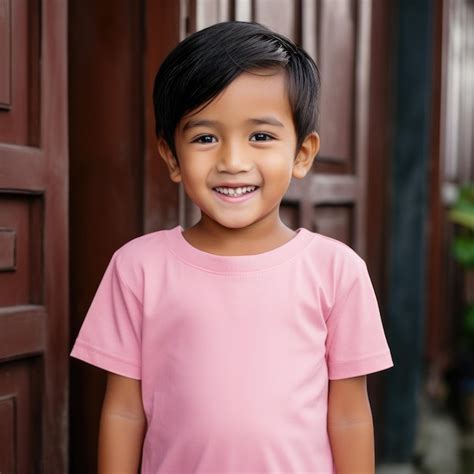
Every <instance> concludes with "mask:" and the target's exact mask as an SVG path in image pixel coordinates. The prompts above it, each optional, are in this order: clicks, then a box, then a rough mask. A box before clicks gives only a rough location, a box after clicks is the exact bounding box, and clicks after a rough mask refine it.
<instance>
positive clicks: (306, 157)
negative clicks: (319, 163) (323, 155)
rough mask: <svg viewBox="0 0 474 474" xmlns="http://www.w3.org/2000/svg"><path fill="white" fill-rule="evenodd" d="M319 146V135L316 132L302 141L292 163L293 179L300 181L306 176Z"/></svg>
mask: <svg viewBox="0 0 474 474" xmlns="http://www.w3.org/2000/svg"><path fill="white" fill-rule="evenodd" d="M319 145H320V140H319V135H318V134H317V133H316V132H311V133H310V134H309V135H308V136H307V137H306V138H305V139H304V142H303V143H302V144H301V147H300V149H299V151H298V154H297V155H296V158H295V162H294V163H293V176H294V177H295V178H298V179H301V178H304V177H305V176H306V174H307V173H308V171H309V170H310V169H311V166H312V165H313V161H314V159H315V158H316V155H317V154H318V152H319Z"/></svg>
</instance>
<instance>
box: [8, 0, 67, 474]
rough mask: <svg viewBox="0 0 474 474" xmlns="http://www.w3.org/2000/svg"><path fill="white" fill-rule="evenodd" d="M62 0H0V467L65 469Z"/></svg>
mask: <svg viewBox="0 0 474 474" xmlns="http://www.w3.org/2000/svg"><path fill="white" fill-rule="evenodd" d="M66 6H67V2H53V1H47V0H44V1H40V0H37V1H27V0H0V472H2V473H18V474H20V473H29V472H31V473H33V472H35V473H36V472H45V473H56V472H57V473H64V472H66V470H67V381H68V377H67V367H68V365H67V360H68V354H67V349H68V336H69V335H68V331H67V328H68V312H67V311H68V307H67V294H68V264H67V250H68V247H67V241H68V236H67V166H68V155H67V113H66V111H67V107H66V79H67V78H66V39H67V35H66V33H67V32H66Z"/></svg>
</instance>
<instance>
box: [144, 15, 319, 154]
mask: <svg viewBox="0 0 474 474" xmlns="http://www.w3.org/2000/svg"><path fill="white" fill-rule="evenodd" d="M267 68H270V69H272V68H274V69H282V70H283V71H285V72H286V82H287V90H288V98H289V102H290V106H291V109H292V113H293V121H294V124H295V129H296V134H297V150H298V149H299V147H300V146H301V144H302V143H303V141H304V139H305V138H306V136H307V135H308V134H309V133H311V132H312V131H315V130H316V129H317V125H318V115H319V113H318V99H319V89H320V76H319V71H318V67H317V65H316V63H315V62H314V61H313V59H312V58H311V57H310V56H309V54H308V53H307V52H306V51H304V50H303V49H302V48H300V47H298V46H297V45H295V44H294V43H293V42H292V41H291V40H289V39H288V38H286V37H285V36H283V35H280V34H278V33H275V32H273V31H272V30H270V29H268V28H267V27H265V26H263V25H261V24H260V23H256V22H243V21H227V22H222V23H217V24H214V25H212V26H209V27H207V28H205V29H203V30H200V31H197V32H196V33H193V34H192V35H190V36H188V37H187V38H185V39H184V40H183V41H181V42H180V43H179V44H178V45H177V46H176V48H174V49H173V50H172V51H171V53H170V54H169V55H168V56H167V57H166V59H165V60H164V61H163V63H162V64H161V66H160V68H159V70H158V72H157V74H156V77H155V81H154V86H153V108H154V113H155V132H156V136H157V137H163V138H164V139H165V140H166V142H167V144H168V146H169V147H170V150H171V151H172V152H173V154H174V156H176V148H175V142H174V132H175V130H176V127H177V125H178V123H179V121H180V120H181V118H182V117H183V116H185V115H186V114H187V113H189V112H191V111H193V110H195V109H197V108H198V107H200V106H201V107H204V106H206V105H207V104H208V103H209V102H211V101H212V100H213V99H214V98H215V97H216V96H217V95H218V94H219V93H220V92H221V91H222V90H224V89H225V88H226V87H227V86H228V85H229V84H230V83H231V82H232V81H233V80H234V79H235V78H236V77H237V76H238V75H239V74H240V73H242V72H244V71H245V72H253V71H255V70H258V69H267Z"/></svg>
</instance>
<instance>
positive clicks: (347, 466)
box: [328, 376, 375, 474]
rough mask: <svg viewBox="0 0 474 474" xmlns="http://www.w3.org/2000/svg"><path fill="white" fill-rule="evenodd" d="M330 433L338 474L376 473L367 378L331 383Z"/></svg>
mask: <svg viewBox="0 0 474 474" xmlns="http://www.w3.org/2000/svg"><path fill="white" fill-rule="evenodd" d="M328 434H329V440H330V443H331V449H332V454H333V459H334V465H335V468H336V473H337V474H359V473H360V474H373V473H374V472H375V460H374V458H375V455H374V429H373V424H372V412H371V409H370V403H369V398H368V395H367V383H366V377H365V376H362V377H353V378H348V379H341V380H330V381H329V398H328Z"/></svg>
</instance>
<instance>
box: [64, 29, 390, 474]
mask: <svg viewBox="0 0 474 474" xmlns="http://www.w3.org/2000/svg"><path fill="white" fill-rule="evenodd" d="M318 90H319V74H318V70H317V67H316V65H315V64H314V62H313V61H312V60H311V58H310V57H309V56H308V55H307V54H306V53H305V52H304V51H303V50H302V49H300V48H299V47H297V46H295V45H294V44H293V43H292V42H291V41H289V40H288V39H286V38H285V37H283V36H280V35H278V34H276V33H274V32H272V31H270V30H268V29H267V28H265V27H263V26H261V25H259V24H257V23H244V22H227V23H221V24H217V25H214V26H211V27H209V28H207V29H205V30H202V31H199V32H197V33H195V34H193V35H191V36H190V37H188V38H186V39H185V40H184V41H183V42H181V43H180V44H179V45H178V46H177V47H176V49H175V50H174V51H172V52H171V54H170V55H169V56H168V58H167V59H166V60H165V61H164V63H163V65H162V66H161V68H160V70H159V71H158V74H157V76H156V80H155V88H154V94H153V99H154V107H155V116H156V133H157V137H158V150H159V153H160V155H161V157H162V158H163V159H164V161H165V162H166V165H167V167H168V169H169V174H170V177H171V179H172V180H173V181H174V182H176V183H179V182H181V183H182V184H183V186H184V190H185V192H186V194H187V195H188V196H189V198H190V199H191V200H192V201H193V202H194V203H195V204H196V205H197V206H198V207H199V208H200V209H201V211H202V212H201V219H200V220H199V222H198V223H197V224H195V225H194V226H192V227H190V228H187V229H183V228H182V227H181V226H179V225H178V226H176V227H174V228H172V229H167V230H160V231H158V232H153V233H150V234H147V235H144V236H141V237H138V238H136V239H134V240H132V241H131V242H128V243H127V244H125V245H124V246H123V247H121V248H120V249H119V250H117V251H116V252H115V254H114V255H113V257H112V259H111V262H110V264H109V266H108V268H107V270H106V272H105V274H104V277H103V279H102V282H101V284H100V286H99V288H98V290H97V293H96V295H95V298H94V300H93V302H92V304H91V307H90V309H89V312H88V313H87V316H86V319H85V321H84V324H83V326H82V328H81V331H80V333H79V336H78V338H77V340H76V342H75V345H74V348H73V350H72V353H71V355H72V356H74V357H77V358H79V359H82V360H84V361H86V362H89V363H91V364H94V365H96V366H98V367H101V368H103V369H105V370H107V371H108V383H107V391H106V395H105V399H104V403H103V408H102V416H101V422H100V435H99V472H100V473H119V472H120V473H125V472H130V473H132V472H137V470H138V469H139V467H140V465H141V472H144V473H167V474H186V473H207V474H210V473H213V474H215V473H221V474H226V473H233V474H244V473H245V474H257V473H258V474H260V473H285V474H290V473H294V474H296V473H298V474H302V473H318V474H323V473H333V472H337V473H338V474H341V473H351V474H354V473H364V474H368V473H371V472H373V471H374V446H373V426H372V419H371V410H370V405H369V401H368V397H367V390H366V377H365V376H366V374H368V373H371V372H375V371H379V370H382V369H386V368H388V367H391V366H392V360H391V356H390V351H389V348H388V346H387V342H386V339H385V336H384V332H383V328H382V324H381V320H380V314H379V310H378V306H377V301H376V297H375V294H374V291H373V288H372V285H371V282H370V278H369V275H368V272H367V268H366V265H365V263H364V262H363V260H361V258H360V257H359V256H358V255H357V254H356V253H355V252H354V251H353V250H352V249H351V248H349V247H348V246H346V245H344V244H343V243H341V242H338V241H336V240H333V239H331V238H328V237H324V236H322V235H320V234H318V233H314V232H312V231H309V230H307V229H305V228H299V229H297V230H296V231H294V230H292V229H290V228H288V227H287V226H286V225H284V224H283V222H282V221H281V219H280V217H279V206H280V202H281V200H282V198H283V196H284V194H285V192H286V191H287V189H288V186H289V184H290V181H291V179H292V177H294V178H298V179H301V178H303V177H304V176H305V175H306V174H307V173H308V172H309V170H310V168H311V165H312V163H313V160H314V158H315V156H316V154H317V153H318V150H319V137H318V134H317V133H316V123H317V97H318ZM140 463H141V464H140Z"/></svg>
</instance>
